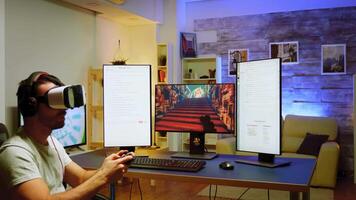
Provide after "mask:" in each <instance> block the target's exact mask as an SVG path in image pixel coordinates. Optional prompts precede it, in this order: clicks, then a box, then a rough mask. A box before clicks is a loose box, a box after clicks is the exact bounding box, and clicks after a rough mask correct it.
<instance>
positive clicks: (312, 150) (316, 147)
mask: <svg viewBox="0 0 356 200" xmlns="http://www.w3.org/2000/svg"><path fill="white" fill-rule="evenodd" d="M328 138H329V135H322V134H311V133H307V135H306V137H305V138H304V140H303V142H302V144H301V145H300V147H299V149H298V150H297V153H299V154H307V155H314V156H318V155H319V151H320V147H321V145H322V144H323V143H325V142H326V141H328Z"/></svg>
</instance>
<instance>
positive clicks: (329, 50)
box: [321, 44, 346, 75]
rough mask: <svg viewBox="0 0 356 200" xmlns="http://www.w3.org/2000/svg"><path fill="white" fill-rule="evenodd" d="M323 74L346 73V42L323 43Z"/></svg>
mask: <svg viewBox="0 0 356 200" xmlns="http://www.w3.org/2000/svg"><path fill="white" fill-rule="evenodd" d="M321 74H323V75H334V74H346V44H325V45H321Z"/></svg>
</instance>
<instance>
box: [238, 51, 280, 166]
mask: <svg viewBox="0 0 356 200" xmlns="http://www.w3.org/2000/svg"><path fill="white" fill-rule="evenodd" d="M237 70H238V71H237V72H238V73H237V78H236V84H237V87H236V89H237V127H238V128H237V134H236V136H237V138H236V147H237V150H238V151H248V152H255V153H258V159H257V160H239V162H246V163H247V164H257V165H264V164H266V166H270V167H276V166H278V165H280V164H285V163H278V162H277V161H276V160H275V159H274V155H279V154H280V153H281V60H280V58H275V59H265V60H255V61H248V62H241V63H238V69H237Z"/></svg>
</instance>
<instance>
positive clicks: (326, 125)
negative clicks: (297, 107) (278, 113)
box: [282, 115, 337, 140]
mask: <svg viewBox="0 0 356 200" xmlns="http://www.w3.org/2000/svg"><path fill="white" fill-rule="evenodd" d="M307 132H309V133H323V134H325V135H329V140H335V139H336V136H337V122H336V120H335V119H333V118H331V117H311V116H300V115H287V116H286V117H285V120H284V124H283V131H282V134H283V136H282V137H286V136H289V137H300V138H302V139H303V138H304V137H305V135H306V133H307Z"/></svg>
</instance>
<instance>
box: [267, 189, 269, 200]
mask: <svg viewBox="0 0 356 200" xmlns="http://www.w3.org/2000/svg"><path fill="white" fill-rule="evenodd" d="M267 198H268V200H269V189H267Z"/></svg>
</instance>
